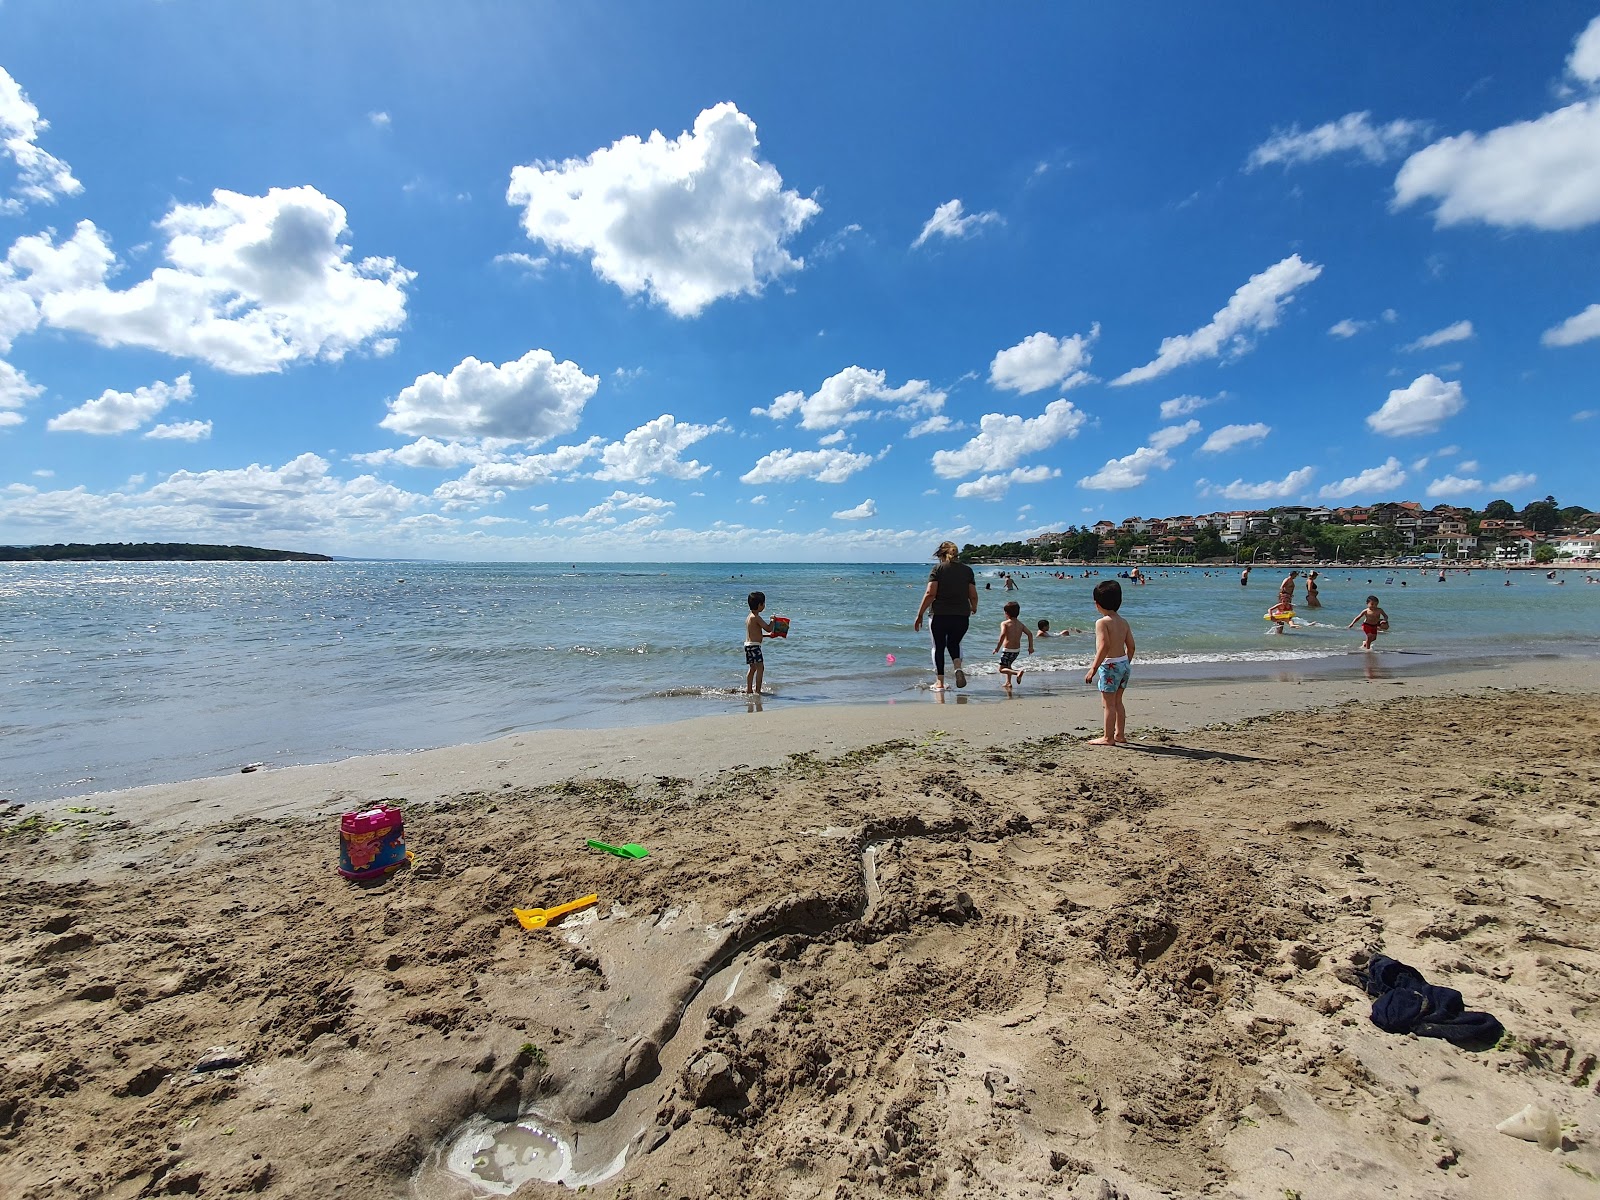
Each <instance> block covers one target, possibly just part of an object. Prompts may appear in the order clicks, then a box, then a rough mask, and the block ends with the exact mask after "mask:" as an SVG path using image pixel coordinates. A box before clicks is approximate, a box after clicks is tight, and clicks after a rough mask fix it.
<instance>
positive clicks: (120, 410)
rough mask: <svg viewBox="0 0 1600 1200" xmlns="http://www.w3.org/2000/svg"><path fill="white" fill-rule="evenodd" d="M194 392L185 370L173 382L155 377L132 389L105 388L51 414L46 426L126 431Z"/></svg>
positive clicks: (100, 430) (61, 430)
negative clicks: (65, 408)
mask: <svg viewBox="0 0 1600 1200" xmlns="http://www.w3.org/2000/svg"><path fill="white" fill-rule="evenodd" d="M193 395H194V386H193V385H192V384H191V383H190V382H189V376H188V375H187V374H184V375H180V376H178V378H177V379H176V380H175V381H173V382H172V383H163V382H161V381H160V380H157V381H156V382H155V383H152V384H150V385H149V386H148V387H142V388H135V389H134V390H133V391H131V392H119V391H116V390H115V389H113V388H107V389H106V390H105V391H103V392H101V393H100V395H99V396H98V397H97V398H96V399H94V400H85V401H84V402H83V403H82V404H80V405H79V406H78V407H77V408H73V409H69V410H68V411H66V412H64V413H62V414H61V415H60V416H58V417H51V418H50V420H49V422H48V423H47V424H46V425H45V428H46V429H49V430H51V431H52V432H63V431H68V430H70V431H72V432H74V433H100V434H110V433H127V432H129V431H130V430H133V429H137V428H139V426H141V425H143V424H144V423H145V422H146V421H148V420H150V418H151V417H153V416H155V415H156V414H157V413H158V412H160V411H161V410H162V409H164V408H166V406H167V405H169V404H172V403H174V402H181V401H184V400H187V399H189V398H190V397H191V396H193Z"/></svg>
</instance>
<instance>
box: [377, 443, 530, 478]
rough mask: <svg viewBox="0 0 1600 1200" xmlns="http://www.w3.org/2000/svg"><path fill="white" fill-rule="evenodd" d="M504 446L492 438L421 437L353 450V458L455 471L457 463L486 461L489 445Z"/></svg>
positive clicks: (489, 451) (460, 465)
mask: <svg viewBox="0 0 1600 1200" xmlns="http://www.w3.org/2000/svg"><path fill="white" fill-rule="evenodd" d="M491 446H495V447H496V448H497V449H504V448H505V446H504V444H500V445H498V446H496V444H495V443H493V442H491V443H489V444H487V445H485V444H482V443H475V442H439V441H435V440H434V439H433V438H428V437H425V438H418V439H417V440H416V441H414V442H412V443H411V444H410V445H407V446H401V447H399V448H398V449H386V450H374V451H372V452H371V453H369V454H352V455H351V456H350V459H351V461H352V462H358V463H366V464H367V465H368V466H372V467H381V466H386V465H388V464H390V463H393V464H395V465H397V466H402V467H420V468H426V469H431V470H441V471H453V470H455V469H456V468H457V467H465V466H468V465H469V464H471V463H477V462H485V461H487V460H488V458H489V456H490V454H491V453H492V451H491V449H490V447H491Z"/></svg>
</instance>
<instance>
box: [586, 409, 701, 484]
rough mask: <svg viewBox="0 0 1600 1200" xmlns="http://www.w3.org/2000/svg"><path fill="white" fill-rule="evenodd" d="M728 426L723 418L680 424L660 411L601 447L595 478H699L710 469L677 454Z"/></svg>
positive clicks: (636, 480)
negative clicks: (653, 417) (711, 421)
mask: <svg viewBox="0 0 1600 1200" xmlns="http://www.w3.org/2000/svg"><path fill="white" fill-rule="evenodd" d="M727 428H728V425H727V422H725V421H718V422H717V423H716V424H715V425H689V424H682V425H680V424H679V423H678V420H677V418H675V417H674V416H673V415H672V414H671V413H662V414H661V415H660V416H659V417H657V418H656V419H655V420H653V421H646V422H645V423H644V424H643V425H640V426H639V427H638V428H637V429H631V430H629V431H628V432H627V433H626V434H624V435H623V438H622V440H621V441H620V442H612V443H611V444H610V445H609V446H607V447H606V448H605V449H604V450H602V451H601V452H600V469H599V470H597V471H596V472H595V473H594V477H595V478H596V479H606V480H612V481H615V482H617V483H649V482H650V481H651V480H653V479H654V478H655V477H656V476H657V475H665V476H667V477H668V478H669V479H698V478H699V477H700V476H702V475H704V474H705V473H706V472H707V471H709V470H710V469H711V468H710V467H709V466H706V465H703V464H701V463H699V462H697V461H696V460H694V459H690V460H688V461H687V462H685V461H684V460H683V459H681V458H680V457H679V455H681V454H682V453H683V452H684V451H685V450H687V449H688V448H689V447H690V446H692V445H694V444H695V443H696V442H698V441H700V440H701V439H702V438H705V437H708V436H710V435H711V434H713V433H721V432H724V431H725V430H726V429H727Z"/></svg>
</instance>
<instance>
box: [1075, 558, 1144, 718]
mask: <svg viewBox="0 0 1600 1200" xmlns="http://www.w3.org/2000/svg"><path fill="white" fill-rule="evenodd" d="M1094 606H1095V608H1096V609H1097V610H1098V611H1099V613H1100V619H1099V620H1098V621H1096V622H1095V623H1094V662H1093V663H1091V664H1090V666H1089V673H1088V674H1087V675H1085V676H1084V677H1083V681H1084V682H1085V683H1093V684H1094V685H1095V686H1096V687H1098V688H1099V689H1100V703H1101V704H1102V705H1103V706H1104V708H1105V733H1104V735H1103V736H1101V737H1097V738H1093V739H1091V740H1090V742H1089V745H1091V746H1115V745H1118V744H1119V743H1121V744H1125V743H1126V742H1127V740H1128V714H1127V712H1126V711H1125V710H1124V709H1123V707H1122V693H1123V692H1125V691H1127V690H1128V675H1129V673H1130V670H1131V668H1132V665H1133V629H1132V628H1131V627H1130V626H1129V625H1128V622H1127V621H1126V620H1124V619H1123V618H1122V617H1121V616H1119V615H1118V613H1117V610H1118V609H1119V608H1121V607H1122V585H1121V584H1119V583H1118V582H1117V581H1116V580H1115V579H1107V580H1105V581H1104V582H1103V583H1097V584H1095V585H1094Z"/></svg>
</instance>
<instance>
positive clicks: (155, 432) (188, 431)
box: [144, 421, 211, 442]
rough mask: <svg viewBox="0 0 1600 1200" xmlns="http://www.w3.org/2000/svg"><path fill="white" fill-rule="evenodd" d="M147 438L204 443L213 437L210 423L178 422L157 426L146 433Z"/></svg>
mask: <svg viewBox="0 0 1600 1200" xmlns="http://www.w3.org/2000/svg"><path fill="white" fill-rule="evenodd" d="M144 436H145V437H147V438H156V439H158V440H165V441H176V442H203V441H205V440H206V439H207V438H209V437H210V436H211V422H210V421H177V422H175V423H173V424H170V425H156V426H153V427H151V428H150V429H148V430H146V431H145V435H144Z"/></svg>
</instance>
